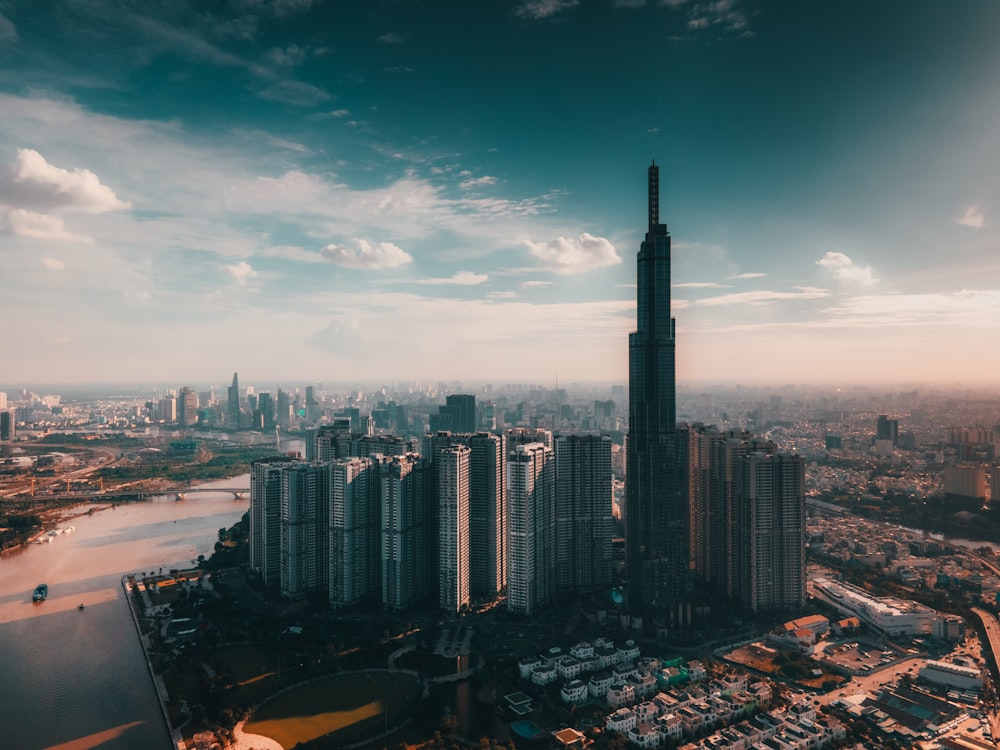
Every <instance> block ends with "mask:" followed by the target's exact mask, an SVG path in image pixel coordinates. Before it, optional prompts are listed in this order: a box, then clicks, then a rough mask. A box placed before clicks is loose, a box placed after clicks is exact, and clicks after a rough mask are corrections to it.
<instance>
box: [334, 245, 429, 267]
mask: <svg viewBox="0 0 1000 750" xmlns="http://www.w3.org/2000/svg"><path fill="white" fill-rule="evenodd" d="M355 242H356V243H357V244H356V246H355V247H353V248H352V247H346V246H344V245H333V244H331V245H327V246H326V247H324V248H323V250H322V253H323V257H324V258H326V259H327V260H328V261H330V262H331V263H333V264H335V265H338V266H344V267H345V268H361V269H381V268H396V267H397V266H402V265H405V264H406V263H410V262H412V261H413V256H411V255H410V254H409V253H408V252H406V251H405V250H403V249H402V248H399V247H397V246H396V245H394V244H392V243H391V242H379V243H378V244H372V243H371V242H368V240H355Z"/></svg>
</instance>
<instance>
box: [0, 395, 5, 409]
mask: <svg viewBox="0 0 1000 750" xmlns="http://www.w3.org/2000/svg"><path fill="white" fill-rule="evenodd" d="M6 408H7V394H6V393H4V392H3V391H0V409H6Z"/></svg>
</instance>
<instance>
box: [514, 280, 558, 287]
mask: <svg viewBox="0 0 1000 750" xmlns="http://www.w3.org/2000/svg"><path fill="white" fill-rule="evenodd" d="M543 286H552V282H551V281H522V282H521V288H522V289H535V288H537V287H543Z"/></svg>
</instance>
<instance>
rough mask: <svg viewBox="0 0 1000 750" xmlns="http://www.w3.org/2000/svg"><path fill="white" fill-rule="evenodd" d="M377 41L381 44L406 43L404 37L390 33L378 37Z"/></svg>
mask: <svg viewBox="0 0 1000 750" xmlns="http://www.w3.org/2000/svg"><path fill="white" fill-rule="evenodd" d="M378 40H379V41H380V42H382V43H383V44H402V43H403V42H405V41H406V37H405V36H403V35H402V34H394V33H392V32H391V31H390V32H388V33H385V34H382V36H380V37H379V38H378Z"/></svg>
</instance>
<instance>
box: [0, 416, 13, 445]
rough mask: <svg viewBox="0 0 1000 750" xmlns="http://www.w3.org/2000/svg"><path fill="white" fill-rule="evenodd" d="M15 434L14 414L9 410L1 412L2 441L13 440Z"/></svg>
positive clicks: (0, 431)
mask: <svg viewBox="0 0 1000 750" xmlns="http://www.w3.org/2000/svg"><path fill="white" fill-rule="evenodd" d="M14 432H15V431H14V414H13V413H12V412H10V411H8V410H7V409H4V410H2V411H0V440H13V439H14Z"/></svg>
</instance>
